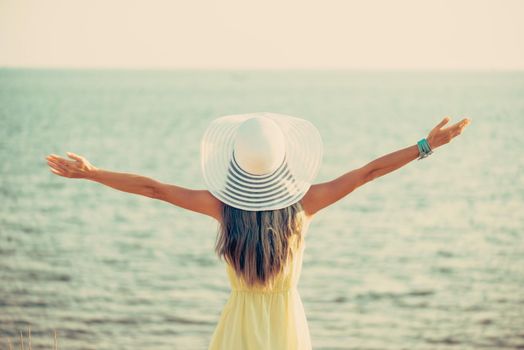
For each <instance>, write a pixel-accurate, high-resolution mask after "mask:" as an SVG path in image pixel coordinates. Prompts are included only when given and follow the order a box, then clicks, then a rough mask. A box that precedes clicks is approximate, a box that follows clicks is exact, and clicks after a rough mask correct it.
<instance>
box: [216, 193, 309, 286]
mask: <svg viewBox="0 0 524 350" xmlns="http://www.w3.org/2000/svg"><path fill="white" fill-rule="evenodd" d="M303 214H304V210H303V208H302V204H301V203H300V202H297V203H295V204H292V205H290V206H288V207H286V208H283V209H277V210H266V211H247V210H242V209H238V208H235V207H232V206H229V205H227V204H225V203H222V221H221V223H220V227H219V232H218V236H217V241H216V246H215V252H216V253H217V254H218V256H219V257H222V258H224V259H225V260H226V262H228V263H229V264H230V265H231V266H232V267H233V268H234V269H235V271H236V274H237V276H239V277H242V278H243V279H244V281H245V282H246V284H247V285H248V286H255V285H262V286H265V285H267V284H271V283H272V282H273V280H274V278H275V277H276V276H277V275H278V274H279V273H280V272H281V271H282V270H283V268H284V267H285V265H286V263H287V262H288V259H290V258H291V257H292V256H293V249H292V248H293V245H295V246H296V247H298V246H299V245H300V244H301V243H302V240H303V237H302V227H303V223H304V220H303V218H304V216H303Z"/></svg>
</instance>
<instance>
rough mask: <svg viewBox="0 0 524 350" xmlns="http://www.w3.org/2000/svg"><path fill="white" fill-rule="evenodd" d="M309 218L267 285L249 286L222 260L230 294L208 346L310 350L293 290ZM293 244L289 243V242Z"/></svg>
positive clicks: (214, 347) (301, 309) (307, 333)
mask: <svg viewBox="0 0 524 350" xmlns="http://www.w3.org/2000/svg"><path fill="white" fill-rule="evenodd" d="M308 227H309V220H307V219H304V225H303V228H302V232H301V235H293V236H292V238H291V239H292V240H295V239H298V237H303V239H302V241H301V244H300V245H298V246H297V247H295V244H291V246H292V247H294V248H293V250H292V252H293V254H292V257H291V258H290V259H289V260H288V263H287V264H286V265H285V266H284V268H283V270H282V271H281V272H280V273H279V274H278V275H277V276H276V277H275V279H274V281H273V283H272V285H271V286H269V285H267V286H256V287H253V286H249V285H248V284H247V283H245V281H244V280H243V279H242V278H240V277H238V276H237V274H236V272H235V270H234V268H233V267H232V266H231V265H230V264H229V263H227V262H226V263H225V266H226V273H227V276H228V278H229V282H230V285H231V294H230V296H229V299H228V301H227V303H226V305H225V306H224V309H223V311H222V314H221V315H220V320H219V322H218V325H217V327H216V329H215V332H214V333H213V336H212V339H211V343H210V346H209V349H210V350H211V349H246V350H250V349H253V350H255V349H256V350H258V349H274V350H280V349H282V350H284V349H285V350H294V349H300V350H302V349H311V340H310V334H309V328H308V325H307V320H306V315H305V312H304V307H303V304H302V300H301V298H300V295H299V293H298V290H297V285H298V281H299V278H300V273H301V270H302V257H303V252H304V249H305V234H306V232H307V229H308ZM291 243H293V242H291Z"/></svg>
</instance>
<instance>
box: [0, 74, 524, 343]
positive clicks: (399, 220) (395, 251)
mask: <svg viewBox="0 0 524 350" xmlns="http://www.w3.org/2000/svg"><path fill="white" fill-rule="evenodd" d="M254 111H273V112H280V113H285V114H290V115H297V116H301V117H303V118H306V119H309V120H310V121H312V122H313V123H314V124H315V125H316V126H317V127H318V129H319V131H320V133H321V135H322V138H323V140H324V159H323V164H322V168H321V170H320V172H319V175H318V178H317V182H322V181H327V180H330V179H333V178H334V177H336V176H339V175H342V174H343V173H345V172H347V171H350V170H351V169H354V168H356V167H359V166H362V165H364V164H366V163H367V162H369V161H371V160H373V159H375V158H377V157H379V156H382V155H384V154H387V153H389V152H393V151H395V150H397V149H401V148H404V147H407V146H410V145H413V144H415V143H416V142H417V141H418V140H420V139H421V138H422V137H425V136H427V134H428V132H429V131H430V130H431V128H432V127H433V126H434V125H436V124H437V123H438V122H439V121H440V120H441V119H442V117H443V116H445V115H450V116H451V117H452V119H451V122H450V124H451V123H454V122H456V121H458V120H459V119H460V118H462V117H465V116H467V117H470V118H471V119H472V124H471V125H470V126H469V127H468V128H467V129H466V130H465V131H464V133H463V134H462V135H460V136H459V137H457V138H456V139H454V140H453V141H452V142H451V143H450V144H448V145H445V146H443V147H441V148H438V149H436V150H435V153H434V154H432V155H431V156H430V157H429V158H426V159H424V160H422V161H418V160H415V161H413V162H411V163H409V164H407V165H406V166H404V167H403V168H401V169H398V170H397V171H395V172H393V173H390V174H388V175H386V176H383V177H381V178H378V179H376V180H374V181H372V182H370V183H368V184H366V185H364V186H362V187H360V188H358V189H357V190H355V191H354V192H353V193H351V194H349V195H348V196H347V197H345V198H344V199H342V200H340V201H339V202H337V203H335V204H334V205H333V206H331V207H329V208H327V209H325V210H323V211H321V212H320V213H319V214H318V215H317V217H316V218H315V219H314V221H313V222H312V223H311V226H310V229H309V232H308V237H307V247H306V250H305V252H304V265H303V270H302V275H301V279H300V283H299V291H300V294H301V296H302V300H303V303H304V307H305V310H306V315H307V318H308V322H309V327H310V331H311V337H312V342H313V346H314V349H319V350H320V349H323V350H327V349H522V348H524V232H523V231H524V230H523V229H524V214H523V213H524V210H523V209H524V176H523V175H524V157H523V150H524V143H523V142H522V135H523V131H524V73H521V72H520V73H518V72H517V73H515V72H513V73H511V72H507V73H495V72H340V71H125V70H120V71H119V70H114V71H112V70H17V69H3V70H0V175H1V180H0V201H1V205H0V348H6V341H7V338H11V339H12V340H13V338H15V337H16V336H17V334H19V331H24V332H27V328H28V327H31V333H32V345H33V348H34V349H51V348H52V345H53V336H52V334H53V330H56V331H57V335H58V341H59V347H60V348H62V349H206V347H207V345H208V342H209V340H210V337H211V334H212V332H213V330H214V327H215V325H216V322H217V321H218V317H219V314H220V312H221V310H222V307H223V306H224V304H225V302H226V300H227V298H228V295H229V282H228V280H227V277H226V273H225V267H224V263H223V262H221V261H220V260H218V258H217V257H216V256H215V255H214V252H213V248H214V243H215V238H216V230H217V227H216V225H215V223H214V221H213V220H212V219H208V218H207V217H204V216H200V215H199V214H196V213H192V212H187V211H184V210H183V209H180V208H178V207H175V206H172V205H169V204H167V203H163V202H158V201H154V200H152V199H149V198H145V197H139V196H135V195H130V194H126V193H123V192H118V191H115V190H113V189H110V188H108V187H104V186H102V185H100V184H98V183H94V182H89V181H85V180H72V179H65V178H61V177H58V176H55V175H53V174H52V173H51V172H50V171H49V170H48V167H47V164H46V162H45V159H44V157H45V156H46V155H47V154H49V153H56V154H60V155H63V156H65V152H66V151H72V152H75V153H78V154H80V155H83V156H85V157H86V158H88V159H89V160H90V161H91V162H92V163H93V164H94V165H96V166H98V167H101V168H104V169H110V170H115V171H124V172H133V173H139V174H142V175H146V176H150V177H153V178H156V179H158V180H160V181H163V182H169V183H174V184H178V185H181V186H186V187H190V188H204V183H203V180H202V177H201V174H200V164H199V142H200V138H201V136H202V135H203V132H204V130H205V128H206V126H207V124H208V123H209V122H210V121H211V120H212V119H214V118H216V117H218V116H221V115H227V114H237V113H243V112H254ZM15 344H17V343H15Z"/></svg>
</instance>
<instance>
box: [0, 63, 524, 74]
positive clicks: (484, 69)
mask: <svg viewBox="0 0 524 350" xmlns="http://www.w3.org/2000/svg"><path fill="white" fill-rule="evenodd" d="M0 69H1V70H10V69H11V70H79V71H80V70H92V71H94V70H99V71H105V70H123V71H348V72H349V71H351V72H507V73H510V72H524V67H522V68H500V67H497V68H489V67H482V68H478V67H477V68H468V67H461V68H446V67H416V68H415V67H414V68H400V67H398V68H393V67H390V68H386V67H382V68H378V67H377V68H372V67H362V68H357V67H190V66H188V67H139V66H136V67H116V66H16V65H0Z"/></svg>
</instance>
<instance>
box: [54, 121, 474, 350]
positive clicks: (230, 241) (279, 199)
mask: <svg viewBox="0 0 524 350" xmlns="http://www.w3.org/2000/svg"><path fill="white" fill-rule="evenodd" d="M449 120H450V118H449V117H445V118H444V119H443V120H442V121H441V122H440V123H439V124H438V125H436V126H435V127H434V128H433V129H432V130H431V132H430V133H429V135H428V136H427V138H424V139H422V140H420V141H419V142H417V144H415V145H411V146H408V147H406V148H404V149H401V150H398V151H396V152H392V153H390V154H387V155H385V156H382V157H380V158H377V159H375V160H373V161H371V162H369V163H368V164H366V165H364V166H362V167H360V168H357V169H354V170H352V171H349V172H347V173H345V174H343V175H342V176H340V177H338V178H335V179H333V180H331V181H328V182H324V183H318V184H314V185H311V183H312V181H313V180H314V178H315V177H316V174H317V172H318V169H319V166H320V162H321V158H322V141H321V138H320V135H319V133H318V131H317V129H316V128H315V127H314V126H313V125H312V124H311V123H310V122H308V121H306V120H304V119H300V118H296V117H291V116H286V115H282V114H276V113H250V114H243V115H231V116H225V117H221V118H217V119H215V120H214V121H213V122H212V123H211V124H210V125H209V127H208V129H207V131H206V133H205V134H204V137H203V138H202V142H201V166H202V173H203V176H204V180H205V183H206V186H207V189H204V190H192V189H188V188H183V187H180V186H176V185H171V184H166V183H162V182H159V181H157V180H154V179H151V178H148V177H144V176H140V175H135V174H129V173H118V172H112V171H108V170H103V169H100V168H97V167H95V166H93V165H92V164H90V163H89V161H88V160H87V159H86V158H84V157H81V156H79V155H76V154H74V153H69V152H68V153H67V155H68V156H69V157H70V158H71V159H70V160H69V159H65V158H62V157H59V156H57V155H49V156H48V157H47V162H48V165H49V166H50V170H51V172H53V173H54V174H56V175H60V176H63V177H68V178H82V179H87V180H92V181H96V182H99V183H101V184H104V185H107V186H110V187H113V188H115V189H117V190H120V191H125V192H129V193H135V194H140V195H143V196H147V197H150V198H154V199H159V200H162V201H166V202H169V203H172V204H174V205H176V206H179V207H182V208H185V209H188V210H192V211H195V212H198V213H202V214H205V215H208V216H211V217H213V218H215V219H216V220H217V221H218V223H219V228H220V230H219V233H218V237H217V242H216V247H215V250H216V253H217V254H218V255H219V256H220V257H222V258H224V260H225V261H226V264H225V265H226V272H227V275H228V277H229V280H230V284H231V288H232V290H231V295H230V297H229V299H228V302H227V303H226V305H225V307H224V309H223V311H222V313H221V315H220V320H219V322H218V325H217V327H216V328H215V331H214V333H213V336H212V339H211V342H210V345H209V349H228V350H229V349H233V350H236V349H248V350H249V349H274V350H275V349H276V350H280V349H282V350H284V349H285V350H291V349H311V340H310V335H309V329H308V325H307V320H306V316H305V313H304V308H303V305H302V301H301V299H300V295H299V294H298V291H297V288H296V287H297V283H298V279H299V276H300V271H301V267H302V254H303V251H304V247H305V241H304V237H305V234H306V232H307V228H308V227H309V223H310V222H311V220H312V218H313V217H314V215H315V214H316V213H318V212H319V211H320V210H321V209H323V208H326V207H328V206H329V205H331V204H333V203H335V202H336V201H338V200H339V199H341V198H343V197H344V196H346V195H347V194H349V193H351V192H352V191H353V190H355V189H356V188H358V187H360V186H362V185H364V184H365V183H367V182H370V181H371V180H373V179H376V178H377V177H380V176H382V175H385V174H388V173H390V172H392V171H393V170H396V169H398V168H400V167H402V166H404V165H406V164H407V163H409V162H410V161H412V160H414V159H417V158H418V159H423V158H425V157H427V156H428V155H430V154H431V153H432V150H434V149H436V148H438V147H440V146H442V145H444V144H447V143H449V142H450V141H451V140H452V139H453V138H455V137H456V136H458V135H460V134H461V133H462V131H463V129H464V128H465V127H466V126H467V125H468V124H470V122H471V120H470V119H468V118H465V119H463V120H461V121H459V122H458V123H456V124H454V125H451V126H449V127H446V128H444V125H445V124H446V123H447V122H448V121H449Z"/></svg>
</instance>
